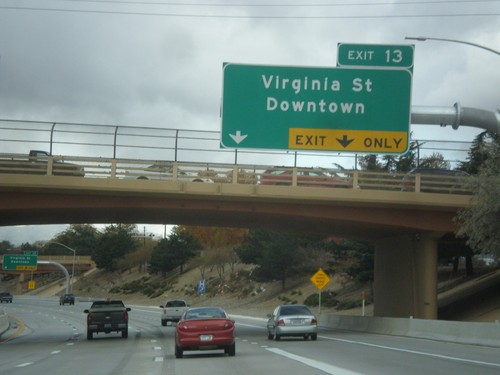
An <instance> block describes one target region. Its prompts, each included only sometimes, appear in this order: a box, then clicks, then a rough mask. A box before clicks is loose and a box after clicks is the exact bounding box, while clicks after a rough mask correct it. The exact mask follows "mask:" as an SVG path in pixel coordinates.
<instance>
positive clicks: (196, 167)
mask: <svg viewBox="0 0 500 375" xmlns="http://www.w3.org/2000/svg"><path fill="white" fill-rule="evenodd" d="M20 157H21V156H20V155H16V154H0V173H7V174H11V175H12V174H28V175H30V174H31V175H34V174H36V175H55V176H57V175H59V176H60V175H62V176H64V177H68V176H73V177H72V178H82V177H84V178H98V179H105V178H110V179H128V180H133V179H136V180H155V181H157V180H160V181H172V182H200V183H223V184H245V185H249V184H250V185H281V186H299V187H300V186H302V187H320V188H337V189H361V190H382V191H409V192H425V193H446V194H471V188H470V187H469V184H468V178H467V177H466V176H464V175H458V174H450V175H443V174H433V175H426V174H420V173H415V174H407V173H385V172H371V171H359V170H345V169H338V168H337V169H331V168H299V167H277V166H274V167H270V166H267V165H236V164H223V163H195V162H175V161H158V160H131V159H116V158H93V157H77V156H50V157H46V158H44V159H41V158H38V159H37V160H36V161H31V162H30V161H26V163H27V165H23V166H19V165H20V163H18V162H16V163H12V161H15V160H18V159H19V158H20ZM24 157H25V158H26V156H24ZM11 164H14V167H13V166H12V165H11ZM16 166H18V167H16ZM62 166H65V168H62ZM61 171H63V173H61ZM71 171H74V173H71Z"/></svg>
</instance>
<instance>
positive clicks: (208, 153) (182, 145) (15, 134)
mask: <svg viewBox="0 0 500 375" xmlns="http://www.w3.org/2000/svg"><path fill="white" fill-rule="evenodd" d="M413 141H415V142H416V144H417V145H418V149H417V154H418V156H419V158H422V157H425V156H428V155H430V154H432V153H434V152H439V153H441V154H443V155H444V157H445V159H446V160H447V161H449V162H450V163H451V165H456V163H458V162H460V161H464V160H465V159H466V157H467V152H468V150H469V148H470V145H471V142H460V141H459V142H457V141H447V142H443V141H435V140H429V139H428V140H425V139H421V140H413ZM32 149H35V150H37V149H40V150H44V151H47V152H49V153H50V154H51V155H68V156H82V157H100V158H109V159H133V160H149V161H151V160H158V161H173V162H196V163H199V162H202V161H206V162H210V163H224V164H240V165H245V164H251V165H255V164H257V165H269V166H271V165H281V166H291V167H313V166H319V167H326V168H331V167H342V168H346V169H357V165H358V162H357V160H358V156H359V155H357V154H348V153H337V152H314V151H286V150H285V151H283V150H251V149H224V148H221V147H220V133H219V132H216V131H203V130H188V129H163V128H154V127H147V126H144V127H140V126H122V125H102V124H79V123H62V122H43V121H19V120H6V119H0V153H19V154H27V153H28V152H29V151H30V150H32Z"/></svg>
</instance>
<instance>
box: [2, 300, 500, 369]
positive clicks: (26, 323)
mask: <svg viewBox="0 0 500 375" xmlns="http://www.w3.org/2000/svg"><path fill="white" fill-rule="evenodd" d="M89 305H90V303H89V302H81V301H78V300H77V301H76V303H75V305H65V306H59V302H58V299H56V298H40V297H17V298H16V300H15V301H14V303H12V304H9V305H8V306H2V307H4V308H5V309H6V310H7V311H8V313H9V314H10V315H11V317H12V322H13V325H12V328H11V329H10V330H9V331H8V332H6V333H5V334H4V335H3V336H2V338H1V339H0V374H9V375H24V374H29V375H33V374H51V375H60V374H65V375H67V374H71V375H80V374H92V375H100V374H116V375H118V374H120V375H127V374H131V375H132V374H133V375H150V374H151V375H153V374H166V375H198V374H200V375H202V374H207V375H213V374H217V375H238V374H242V375H254V374H255V375H257V374H259V375H263V374H266V375H267V374H271V375H285V374H286V375H290V374H308V375H321V374H333V375H355V374H383V375H387V374H404V375H411V374H419V375H420V374H433V375H436V374H453V375H461V374H474V375H482V374H498V373H500V355H499V354H500V351H499V349H498V348H491V347H484V346H473V345H460V344H455V343H446V342H438V341H431V340H422V339H412V338H404V337H396V336H384V335H370V334H362V333H354V332H345V331H336V330H327V329H323V328H321V329H320V333H319V336H318V340H317V341H310V340H307V341H305V340H303V339H295V338H290V339H287V338H284V339H282V340H281V341H270V340H268V339H267V334H266V330H265V321H264V320H263V319H258V318H251V317H243V316H233V318H234V319H235V320H236V325H237V329H236V334H237V341H236V356H235V357H228V356H226V355H224V354H223V352H222V351H204V352H189V351H188V352H185V355H184V358H182V359H176V358H175V356H174V339H173V334H174V327H173V326H167V327H162V326H161V323H160V309H159V308H158V307H144V306H131V308H132V311H131V312H130V326H129V337H128V338H127V339H123V338H121V335H119V334H117V333H110V334H107V335H106V334H102V333H100V334H98V335H96V336H95V338H94V340H90V341H88V340H87V339H86V334H85V332H86V315H85V314H84V313H83V310H84V309H85V308H87V307H88V306H89Z"/></svg>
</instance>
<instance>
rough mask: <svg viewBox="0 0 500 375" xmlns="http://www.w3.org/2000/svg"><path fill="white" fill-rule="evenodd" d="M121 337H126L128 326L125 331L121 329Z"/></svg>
mask: <svg viewBox="0 0 500 375" xmlns="http://www.w3.org/2000/svg"><path fill="white" fill-rule="evenodd" d="M122 337H123V338H124V339H126V338H127V337H128V328H127V329H126V330H125V331H122Z"/></svg>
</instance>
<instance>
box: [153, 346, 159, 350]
mask: <svg viewBox="0 0 500 375" xmlns="http://www.w3.org/2000/svg"><path fill="white" fill-rule="evenodd" d="M153 350H161V346H153Z"/></svg>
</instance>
